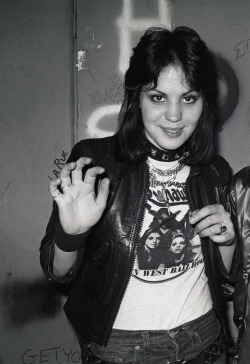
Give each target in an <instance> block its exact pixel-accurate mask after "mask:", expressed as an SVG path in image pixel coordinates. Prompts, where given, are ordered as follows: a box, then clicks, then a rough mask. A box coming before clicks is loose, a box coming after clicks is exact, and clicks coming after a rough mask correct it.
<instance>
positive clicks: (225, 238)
mask: <svg viewBox="0 0 250 364" xmlns="http://www.w3.org/2000/svg"><path fill="white" fill-rule="evenodd" d="M234 237H235V234H234V232H233V231H228V232H227V233H224V234H216V235H211V236H210V239H211V240H212V241H213V242H214V243H218V244H228V245H230V243H231V242H232V240H233V239H234Z"/></svg>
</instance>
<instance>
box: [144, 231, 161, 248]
mask: <svg viewBox="0 0 250 364" xmlns="http://www.w3.org/2000/svg"><path fill="white" fill-rule="evenodd" d="M160 236H161V235H160V234H159V233H151V234H149V236H148V238H147V240H146V242H145V245H146V247H147V248H148V249H155V248H156V247H157V246H158V245H159V243H160Z"/></svg>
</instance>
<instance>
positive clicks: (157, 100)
mask: <svg viewBox="0 0 250 364" xmlns="http://www.w3.org/2000/svg"><path fill="white" fill-rule="evenodd" d="M151 100H152V101H153V102H155V103H156V104H161V103H162V102H164V101H165V98H164V97H163V96H162V95H152V96H151Z"/></svg>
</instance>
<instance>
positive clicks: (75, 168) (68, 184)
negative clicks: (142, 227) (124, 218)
mask: <svg viewBox="0 0 250 364" xmlns="http://www.w3.org/2000/svg"><path fill="white" fill-rule="evenodd" d="M90 163H91V158H85V157H82V158H80V159H78V160H77V161H76V162H72V163H68V164H66V165H65V166H64V167H63V169H62V171H61V174H60V178H58V179H57V180H52V181H51V182H50V185H49V191H50V194H51V196H52V197H53V198H54V200H55V201H56V203H57V205H58V209H59V218H60V222H61V225H62V228H63V230H64V231H65V232H66V233H67V234H72V235H76V234H81V233H85V232H86V231H88V230H89V229H90V228H91V227H92V226H94V225H95V224H96V223H97V222H98V221H99V219H100V218H101V216H102V213H103V211H104V209H105V207H106V204H107V198H108V194H109V179H108V178H104V179H103V180H102V181H101V182H100V184H99V188H98V193H97V195H96V193H95V181H96V177H97V175H99V174H102V173H103V172H104V168H102V167H91V168H89V169H88V170H87V172H86V174H85V176H84V180H82V169H83V167H84V166H86V165H89V164H90ZM59 185H61V188H62V190H63V193H61V192H60V191H59V189H58V187H59Z"/></svg>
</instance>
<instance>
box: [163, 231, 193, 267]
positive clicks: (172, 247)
mask: <svg viewBox="0 0 250 364" xmlns="http://www.w3.org/2000/svg"><path fill="white" fill-rule="evenodd" d="M167 245H168V246H167V254H166V258H165V259H164V265H165V267H173V266H176V265H180V264H188V263H191V262H192V261H193V259H194V257H195V255H196V254H195V253H193V252H192V248H191V245H190V243H188V241H187V238H186V236H185V235H184V234H183V233H181V232H180V233H174V234H173V236H172V239H170V242H168V244H167Z"/></svg>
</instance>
